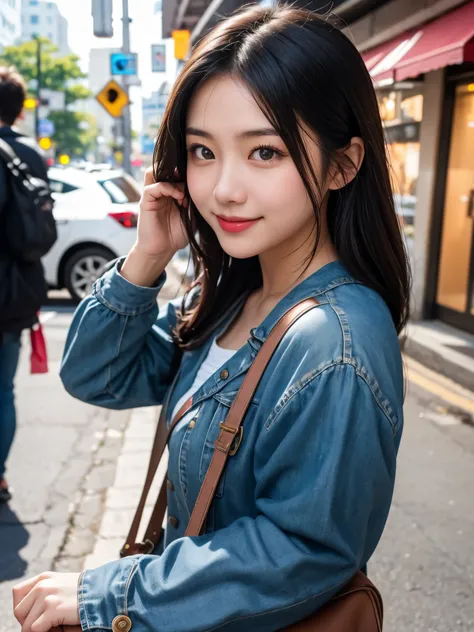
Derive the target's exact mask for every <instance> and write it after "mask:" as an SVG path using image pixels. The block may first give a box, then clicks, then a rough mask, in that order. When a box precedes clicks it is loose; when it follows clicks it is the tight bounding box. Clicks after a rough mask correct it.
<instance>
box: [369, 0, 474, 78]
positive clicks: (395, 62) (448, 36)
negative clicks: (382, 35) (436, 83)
mask: <svg viewBox="0 0 474 632" xmlns="http://www.w3.org/2000/svg"><path fill="white" fill-rule="evenodd" d="M363 59H364V61H365V63H366V65H367V68H368V70H369V72H370V74H371V75H372V77H373V79H374V81H375V82H377V83H378V82H381V81H384V80H387V79H392V80H394V81H403V80H404V79H408V78H414V77H417V76H418V75H421V74H423V73H425V72H430V71H432V70H437V69H439V68H444V67H445V66H452V65H455V64H462V63H464V62H474V0H471V2H469V3H467V4H464V5H462V6H461V7H458V8H457V9H454V10H453V11H451V12H450V13H447V14H445V15H443V16H441V17H440V18H437V19H436V20H433V21H432V22H428V23H427V24H425V25H423V26H421V27H419V28H417V29H412V30H410V31H407V32H405V33H403V34H402V35H399V36H398V37H396V38H394V39H392V40H390V41H388V42H385V43H384V44H381V45H380V46H377V47H375V48H373V49H371V50H368V51H366V52H365V53H364V54H363Z"/></svg>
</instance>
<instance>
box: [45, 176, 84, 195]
mask: <svg viewBox="0 0 474 632" xmlns="http://www.w3.org/2000/svg"><path fill="white" fill-rule="evenodd" d="M49 187H50V189H51V191H52V192H53V193H70V192H71V191H76V189H77V187H75V186H73V185H72V184H68V183H67V182H61V181H60V180H51V179H50V180H49Z"/></svg>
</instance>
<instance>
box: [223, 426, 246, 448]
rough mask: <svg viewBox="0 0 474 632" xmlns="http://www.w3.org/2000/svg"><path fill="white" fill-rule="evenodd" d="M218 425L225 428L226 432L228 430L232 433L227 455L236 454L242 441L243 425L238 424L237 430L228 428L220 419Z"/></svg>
mask: <svg viewBox="0 0 474 632" xmlns="http://www.w3.org/2000/svg"><path fill="white" fill-rule="evenodd" d="M219 427H220V429H221V430H225V431H226V432H230V433H231V434H233V435H234V441H233V442H232V445H231V446H230V450H229V456H234V455H235V454H237V452H238V449H239V448H240V444H241V443H242V439H243V436H244V429H243V427H242V426H239V428H238V430H236V429H235V428H230V427H229V426H226V425H225V423H223V422H222V421H221V423H220V424H219Z"/></svg>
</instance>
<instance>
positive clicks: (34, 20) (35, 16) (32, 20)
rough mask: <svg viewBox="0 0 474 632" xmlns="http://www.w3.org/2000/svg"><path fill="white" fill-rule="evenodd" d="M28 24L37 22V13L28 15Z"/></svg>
mask: <svg viewBox="0 0 474 632" xmlns="http://www.w3.org/2000/svg"><path fill="white" fill-rule="evenodd" d="M30 24H39V15H30Z"/></svg>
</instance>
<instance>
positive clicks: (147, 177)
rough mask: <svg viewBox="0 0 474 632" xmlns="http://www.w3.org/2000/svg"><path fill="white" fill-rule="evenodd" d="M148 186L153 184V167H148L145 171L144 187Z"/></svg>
mask: <svg viewBox="0 0 474 632" xmlns="http://www.w3.org/2000/svg"><path fill="white" fill-rule="evenodd" d="M150 184H155V174H154V168H153V166H151V167H148V169H147V170H146V171H145V186H149V185H150Z"/></svg>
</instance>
